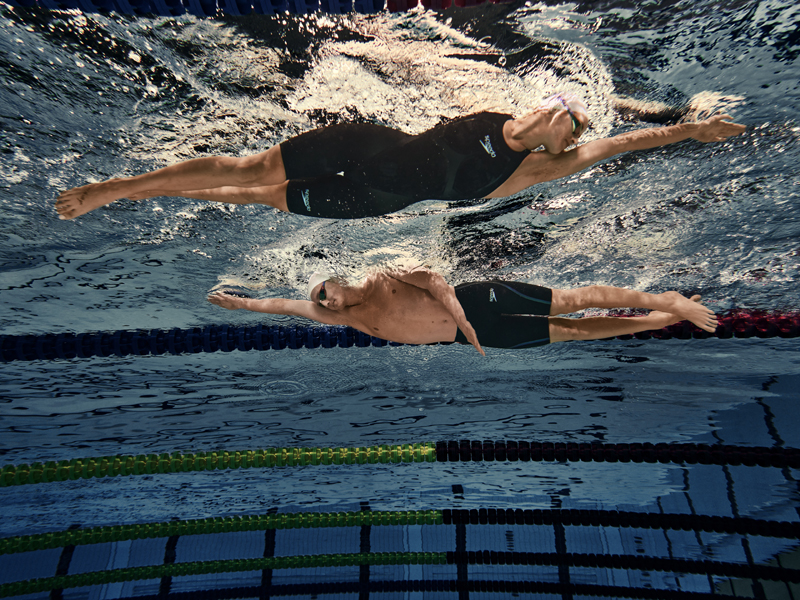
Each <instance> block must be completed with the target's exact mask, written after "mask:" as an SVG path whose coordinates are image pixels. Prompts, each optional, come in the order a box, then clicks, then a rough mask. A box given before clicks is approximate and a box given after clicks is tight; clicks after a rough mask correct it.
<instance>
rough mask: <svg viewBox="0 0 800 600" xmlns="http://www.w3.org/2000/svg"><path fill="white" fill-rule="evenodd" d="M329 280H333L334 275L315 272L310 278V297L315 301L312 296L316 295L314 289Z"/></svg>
mask: <svg viewBox="0 0 800 600" xmlns="http://www.w3.org/2000/svg"><path fill="white" fill-rule="evenodd" d="M329 279H333V275H331V274H330V273H327V272H325V271H315V272H314V273H312V274H311V277H309V278H308V297H309V298H310V299H311V300H312V301H313V300H314V298H313V296H312V294H313V293H314V288H315V287H317V286H318V285H319V284H320V283H324V282H326V281H328V280H329Z"/></svg>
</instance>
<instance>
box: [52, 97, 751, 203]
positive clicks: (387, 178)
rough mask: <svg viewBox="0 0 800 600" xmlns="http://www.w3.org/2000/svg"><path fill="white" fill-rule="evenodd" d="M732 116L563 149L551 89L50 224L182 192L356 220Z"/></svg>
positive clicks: (67, 195) (104, 194) (572, 123)
mask: <svg viewBox="0 0 800 600" xmlns="http://www.w3.org/2000/svg"><path fill="white" fill-rule="evenodd" d="M730 118H731V117H730V116H729V115H726V114H719V115H715V116H713V117H710V118H708V119H706V120H704V121H700V122H699V123H682V124H679V125H670V126H667V127H655V128H649V129H638V130H636V131H631V132H628V133H624V134H621V135H617V136H614V137H610V138H604V139H599V140H594V141H592V142H588V143H586V144H583V145H582V146H578V147H576V148H573V149H572V150H570V151H568V152H565V150H566V148H568V147H569V146H572V145H573V144H576V143H577V142H578V140H579V138H580V137H581V135H583V133H584V132H585V131H586V130H587V129H588V128H589V116H588V113H587V111H586V105H585V104H584V103H583V102H582V101H581V100H580V99H579V98H578V97H577V96H575V95H574V94H569V93H561V94H556V95H554V96H551V97H550V98H548V99H546V100H545V101H544V102H543V103H542V104H541V105H540V106H539V107H538V108H537V109H535V110H534V111H533V112H532V113H531V114H529V115H527V116H525V117H522V118H514V117H512V116H511V115H508V114H499V113H492V112H482V113H477V114H474V115H470V116H467V117H462V118H460V119H455V120H453V121H450V122H448V123H444V124H442V125H438V126H436V127H434V128H432V129H429V130H428V131H425V132H423V133H421V134H419V135H409V134H406V133H403V132H401V131H397V130H395V129H392V128H390V127H384V126H381V125H375V124H370V123H342V124H338V125H331V126H328V127H323V128H320V129H315V130H312V131H308V132H306V133H303V134H300V135H298V136H296V137H293V138H290V139H288V140H286V141H285V142H283V143H281V144H279V145H277V146H273V147H272V148H270V149H269V150H266V151H264V152H261V153H260V154H255V155H253V156H247V157H241V158H235V157H215V156H211V157H207V158H195V159H192V160H187V161H184V162H181V163H178V164H175V165H172V166H170V167H165V168H163V169H159V170H157V171H153V172H150V173H144V174H142V175H137V176H135V177H122V178H118V179H109V180H107V181H103V182H101V183H91V184H88V185H84V186H82V187H77V188H73V189H71V190H67V191H66V192H63V193H62V194H61V195H60V196H59V198H58V200H57V201H56V210H57V211H58V214H59V218H61V219H74V218H75V217H78V216H80V215H83V214H85V213H87V212H89V211H92V210H94V209H96V208H99V207H101V206H104V205H106V204H110V203H112V202H114V201H115V200H118V199H120V198H130V199H131V200H142V199H145V198H152V197H154V196H181V197H184V198H195V199H198V200H208V201H213V202H225V203H229V204H265V205H267V206H272V207H274V208H277V209H279V210H282V211H288V212H293V213H296V214H300V215H306V216H312V217H325V218H332V219H359V218H364V217H371V216H378V215H385V214H389V213H393V212H396V211H398V210H401V209H403V208H405V207H406V206H408V205H410V204H413V203H414V202H419V201H420V200H471V199H476V198H501V197H505V196H510V195H512V194H516V193H517V192H520V191H522V190H524V189H526V188H528V187H530V186H532V185H534V184H537V183H542V182H545V181H552V180H554V179H559V178H561V177H567V176H568V175H572V174H573V173H577V172H579V171H582V170H583V169H586V168H588V167H589V166H591V165H593V164H595V163H596V162H598V161H601V160H605V159H607V158H610V157H612V156H614V155H616V154H619V153H621V152H629V151H632V150H645V149H648V148H656V147H658V146H663V145H665V144H671V143H674V142H679V141H682V140H686V139H689V138H692V139H695V140H699V141H701V142H719V141H723V140H725V139H727V138H728V137H730V136H734V135H739V134H740V133H742V132H743V131H744V130H745V126H744V125H739V124H737V123H733V122H732V121H730ZM540 147H544V150H538V151H537V149H538V148H540Z"/></svg>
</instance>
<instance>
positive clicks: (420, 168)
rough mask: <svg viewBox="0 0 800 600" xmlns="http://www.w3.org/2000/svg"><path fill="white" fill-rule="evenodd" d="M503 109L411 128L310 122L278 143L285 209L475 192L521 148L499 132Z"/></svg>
mask: <svg viewBox="0 0 800 600" xmlns="http://www.w3.org/2000/svg"><path fill="white" fill-rule="evenodd" d="M511 118H512V117H511V115H507V114H499V113H490V112H483V113H478V114H475V115H471V116H468V117H462V118H460V119H455V120H453V121H450V122H449V123H444V124H442V125H438V126H436V127H434V128H432V129H429V130H428V131H425V132H423V133H421V134H419V135H409V134H406V133H403V132H401V131H397V130H395V129H391V128H389V127H383V126H381V125H374V124H368V123H352V124H340V125H332V126H329V127H324V128H321V129H315V130H313V131H309V132H307V133H303V134H301V135H299V136H296V137H294V138H291V139H289V140H287V141H285V142H283V143H282V144H281V156H282V158H283V164H284V167H285V169H286V178H287V179H288V180H289V186H288V189H287V191H286V201H287V205H288V208H289V211H290V212H293V213H297V214H301V215H309V216H315V217H328V218H336V219H357V218H363V217H370V216H377V215H384V214H388V213H392V212H396V211H398V210H401V209H403V208H405V207H406V206H408V205H409V204H413V203H414V202H419V201H420V200H466V199H472V198H483V197H484V196H486V195H488V194H490V193H491V192H492V191H494V190H496V189H497V188H498V187H500V185H502V184H503V183H504V182H505V181H506V180H507V179H508V178H509V177H510V176H511V175H512V173H514V171H515V170H516V169H517V167H519V165H520V164H521V163H522V161H523V160H524V159H525V157H526V156H527V154H528V153H527V152H515V151H513V150H512V149H511V148H509V147H508V144H506V142H505V139H504V138H503V125H504V124H505V123H506V121H508V120H509V119H511Z"/></svg>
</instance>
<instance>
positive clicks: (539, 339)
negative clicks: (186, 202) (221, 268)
mask: <svg viewBox="0 0 800 600" xmlns="http://www.w3.org/2000/svg"><path fill="white" fill-rule="evenodd" d="M308 295H309V298H310V300H288V299H285V298H268V299H264V300H253V299H250V298H240V297H237V296H231V295H228V294H225V293H224V292H215V293H212V294H211V295H209V296H208V300H209V301H210V302H212V303H214V304H216V305H218V306H221V307H223V308H227V309H229V310H236V309H239V308H243V309H246V310H251V311H255V312H262V313H271V314H279V315H293V316H297V317H305V318H307V319H313V320H314V321H319V322H320V323H324V324H326V325H348V326H350V327H353V328H354V329H358V330H359V331H363V332H364V333H366V334H369V335H373V336H375V337H379V338H383V339H385V340H390V341H393V342H400V343H404V344H431V343H436V342H460V343H466V344H472V345H473V346H475V348H476V349H477V350H478V352H480V353H481V354H484V351H483V349H482V347H481V346H482V345H483V346H487V347H492V348H531V347H533V346H541V345H544V344H548V343H552V342H564V341H568V340H594V339H601V338H608V337H614V336H618V335H626V334H631V333H637V332H639V331H646V330H650V329H661V328H662V327H666V326H667V325H672V324H673V323H677V322H678V321H682V320H685V319H687V320H689V321H691V322H692V323H694V324H695V325H697V326H698V327H700V328H701V329H703V330H705V331H708V332H711V333H713V332H714V331H715V330H716V326H717V319H716V317H715V316H714V313H713V312H711V310H709V309H708V308H706V307H705V306H703V305H702V304H700V303H699V300H700V296H693V297H692V298H691V299H689V298H685V297H684V296H682V295H681V294H679V293H678V292H664V293H663V294H649V293H646V292H636V291H633V290H626V289H622V288H616V287H608V286H598V285H592V286H588V287H583V288H576V289H573V290H557V289H553V290H551V289H548V288H544V287H540V286H536V285H531V284H527V283H520V282H514V281H482V282H475V283H464V284H461V285H459V286H456V287H455V288H454V287H452V286H450V285H448V284H447V282H446V281H445V280H444V278H443V277H442V276H441V275H439V274H438V273H434V272H433V271H430V270H429V269H427V268H425V267H416V268H414V269H409V270H403V271H385V272H382V273H378V274H375V275H371V276H369V277H368V278H367V279H366V280H365V281H364V282H363V283H362V284H361V285H357V286H349V285H347V284H345V283H344V282H343V281H342V280H340V279H338V278H333V277H332V276H330V275H328V274H326V273H315V274H314V275H312V276H311V279H310V280H309V283H308ZM585 308H645V309H652V312H650V313H649V314H648V315H646V316H641V317H583V318H575V319H573V318H562V317H557V316H554V315H562V314H569V313H574V312H577V311H579V310H583V309H585ZM484 356H485V354H484Z"/></svg>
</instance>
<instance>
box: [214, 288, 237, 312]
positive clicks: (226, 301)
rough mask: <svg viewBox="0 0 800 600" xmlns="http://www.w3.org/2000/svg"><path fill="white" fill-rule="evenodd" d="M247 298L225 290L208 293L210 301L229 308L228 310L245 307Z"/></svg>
mask: <svg viewBox="0 0 800 600" xmlns="http://www.w3.org/2000/svg"><path fill="white" fill-rule="evenodd" d="M246 300H247V298H241V297H239V296H232V295H231V294H226V293H225V292H220V291H217V292H212V293H211V294H209V295H208V301H209V302H211V304H216V305H217V306H221V307H222V308H227V309H228V310H238V309H240V308H244V307H245V306H244V303H245V301H246Z"/></svg>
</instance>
